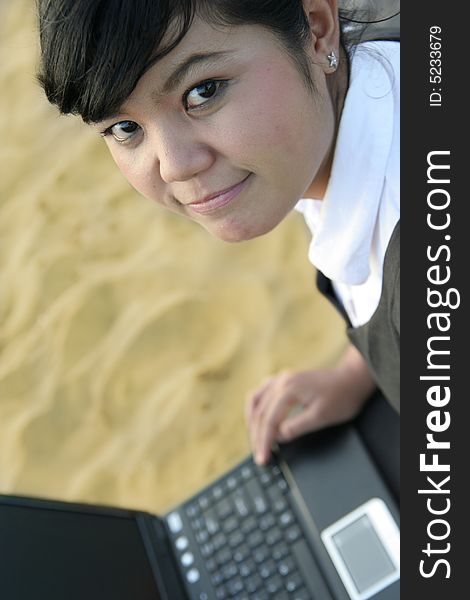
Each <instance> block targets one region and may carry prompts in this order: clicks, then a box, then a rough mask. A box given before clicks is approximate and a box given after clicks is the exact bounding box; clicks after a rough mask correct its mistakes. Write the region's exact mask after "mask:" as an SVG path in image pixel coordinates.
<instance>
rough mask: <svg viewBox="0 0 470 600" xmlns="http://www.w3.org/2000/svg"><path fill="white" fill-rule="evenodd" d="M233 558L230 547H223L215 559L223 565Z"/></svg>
mask: <svg viewBox="0 0 470 600" xmlns="http://www.w3.org/2000/svg"><path fill="white" fill-rule="evenodd" d="M231 558H232V554H231V552H230V550H229V549H228V548H222V550H219V551H218V552H217V554H216V555H215V560H216V561H217V564H219V565H221V566H223V565H225V564H227V563H228V561H229V560H230V559H231Z"/></svg>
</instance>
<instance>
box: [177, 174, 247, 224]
mask: <svg viewBox="0 0 470 600" xmlns="http://www.w3.org/2000/svg"><path fill="white" fill-rule="evenodd" d="M250 175H251V173H250ZM250 175H247V177H245V179H243V180H242V181H240V182H239V183H236V184H235V185H232V186H231V187H229V188H226V189H225V190H222V191H220V192H216V193H214V194H210V195H209V196H206V197H205V198H203V199H202V200H198V201H197V202H191V203H190V204H186V206H187V207H188V208H189V209H190V210H191V211H193V212H197V213H199V214H206V213H211V212H214V211H216V210H218V209H219V208H222V207H223V206H226V205H227V204H229V203H230V202H232V201H233V200H234V199H235V198H236V197H237V196H238V195H239V194H240V192H242V191H243V190H244V189H245V187H246V184H247V181H248V178H249V177H250Z"/></svg>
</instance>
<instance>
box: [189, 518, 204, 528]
mask: <svg viewBox="0 0 470 600" xmlns="http://www.w3.org/2000/svg"><path fill="white" fill-rule="evenodd" d="M205 525H206V523H205V520H204V519H203V518H202V517H198V518H197V519H193V520H192V521H191V527H192V528H193V531H199V530H200V529H203V528H204V527H205Z"/></svg>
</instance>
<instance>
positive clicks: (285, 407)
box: [255, 391, 297, 464]
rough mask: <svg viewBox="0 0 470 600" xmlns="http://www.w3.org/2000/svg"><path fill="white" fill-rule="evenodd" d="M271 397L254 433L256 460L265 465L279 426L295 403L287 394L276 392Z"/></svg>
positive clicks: (295, 400)
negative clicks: (275, 394)
mask: <svg viewBox="0 0 470 600" xmlns="http://www.w3.org/2000/svg"><path fill="white" fill-rule="evenodd" d="M277 394H278V395H277V396H271V398H270V401H269V403H268V404H267V406H266V410H265V411H264V413H263V414H262V415H261V418H260V420H259V424H258V429H257V432H256V440H255V443H256V446H255V451H256V456H255V458H256V460H257V461H258V462H260V463H261V464H265V463H266V462H267V461H268V460H269V457H270V455H271V447H272V445H273V442H274V441H275V439H276V438H277V436H278V432H279V426H280V424H281V423H282V421H283V420H284V419H285V417H286V415H287V413H288V412H289V409H290V408H291V407H292V406H293V405H294V404H295V403H296V402H297V399H296V396H295V395H294V394H292V393H289V392H285V391H283V392H279V391H277Z"/></svg>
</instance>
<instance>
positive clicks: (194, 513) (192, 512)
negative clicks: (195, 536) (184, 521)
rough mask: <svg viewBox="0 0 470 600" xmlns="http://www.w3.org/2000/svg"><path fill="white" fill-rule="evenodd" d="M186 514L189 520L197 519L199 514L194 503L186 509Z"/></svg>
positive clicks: (197, 507) (197, 506)
mask: <svg viewBox="0 0 470 600" xmlns="http://www.w3.org/2000/svg"><path fill="white" fill-rule="evenodd" d="M186 514H187V515H188V517H189V518H190V519H192V518H193V517H197V515H198V514H199V505H198V504H197V503H196V502H193V503H192V504H189V506H187V507H186Z"/></svg>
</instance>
